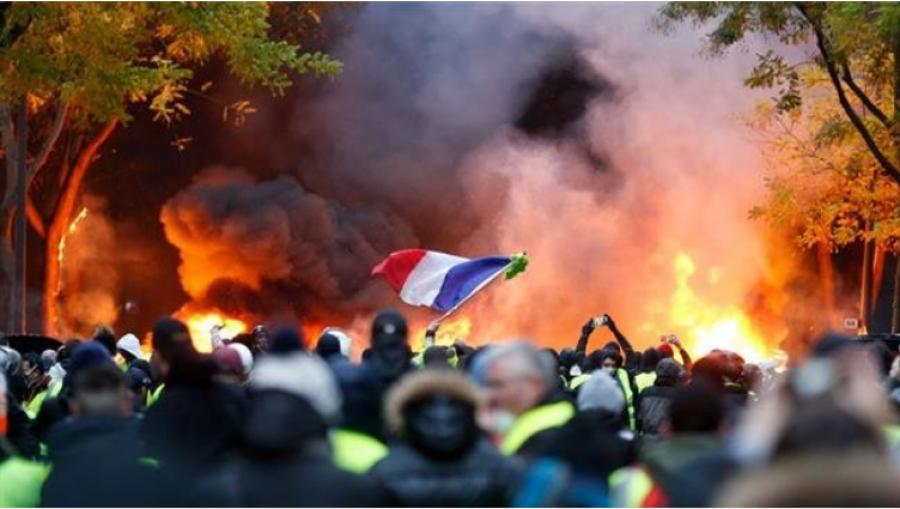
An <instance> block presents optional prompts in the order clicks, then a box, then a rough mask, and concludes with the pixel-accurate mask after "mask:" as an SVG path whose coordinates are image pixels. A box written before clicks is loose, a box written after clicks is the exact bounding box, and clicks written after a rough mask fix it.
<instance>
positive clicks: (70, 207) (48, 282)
mask: <svg viewBox="0 0 900 509" xmlns="http://www.w3.org/2000/svg"><path fill="white" fill-rule="evenodd" d="M117 125H118V120H117V119H113V120H111V121H109V122H108V123H107V124H106V125H105V126H104V127H103V129H102V130H101V131H100V132H99V133H98V134H97V135H96V136H95V137H94V139H93V140H91V142H90V143H89V144H88V145H87V146H86V147H85V148H84V149H83V150H82V151H81V153H80V154H79V155H78V160H77V161H76V163H75V165H74V166H73V167H72V170H71V171H70V173H69V177H68V178H67V179H66V181H65V184H64V185H63V186H62V189H61V192H60V197H59V203H58V204H57V206H56V209H55V210H54V212H53V215H52V216H51V217H50V220H49V221H48V224H47V239H46V240H47V243H46V247H45V253H44V295H43V308H44V309H43V311H44V334H47V335H58V334H60V332H62V331H61V330H60V328H61V326H62V323H61V318H60V315H59V309H58V306H57V304H58V302H57V297H58V289H59V281H60V276H61V274H60V260H59V256H60V250H59V244H60V242H61V241H62V239H63V237H64V236H65V235H66V233H67V232H68V229H69V223H70V222H71V221H72V216H73V214H74V212H75V207H76V205H77V204H78V196H79V194H80V192H81V184H82V182H84V176H85V175H86V174H87V171H88V168H90V166H91V163H92V162H93V160H94V156H96V154H97V151H98V150H99V149H100V147H101V146H102V145H103V143H104V142H105V141H106V140H107V139H108V138H109V136H110V135H111V134H112V132H113V131H114V130H115V128H116V126H117Z"/></svg>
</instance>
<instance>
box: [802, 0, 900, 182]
mask: <svg viewBox="0 0 900 509" xmlns="http://www.w3.org/2000/svg"><path fill="white" fill-rule="evenodd" d="M794 6H795V7H796V8H797V10H798V11H800V14H802V15H803V17H804V18H806V20H807V21H809V24H810V25H811V26H812V29H813V33H814V34H815V36H816V46H817V47H818V48H819V53H820V54H821V55H822V60H823V61H824V62H825V69H826V70H827V71H828V76H829V77H830V78H831V84H832V85H833V86H834V89H835V91H836V92H837V95H838V101H839V102H840V103H841V108H843V109H844V113H846V114H847V117H848V118H849V119H850V122H851V123H852V124H853V126H854V127H855V128H856V130H857V132H859V134H860V136H862V138H863V141H864V142H865V143H866V146H867V147H868V148H869V152H871V153H872V155H873V156H874V157H875V159H876V160H877V161H878V164H880V165H881V168H882V169H883V170H884V171H885V173H887V175H888V176H889V177H890V178H891V179H893V180H894V181H895V182H897V183H898V184H900V170H898V169H897V167H896V166H894V165H893V164H891V162H890V160H888V158H887V156H885V155H884V152H882V150H881V148H880V147H879V146H878V143H876V142H875V139H874V138H873V137H872V133H870V132H869V129H868V128H867V127H866V124H865V123H864V122H863V121H862V119H861V118H859V115H858V114H857V113H856V110H854V109H853V105H852V104H850V101H849V100H848V99H847V94H846V93H845V92H844V87H843V85H841V78H840V76H839V75H838V71H837V66H836V65H835V63H834V59H833V58H832V56H831V53H830V52H829V51H828V45H827V44H826V39H825V34H824V33H823V31H822V25H821V23H820V22H819V20H817V19H814V18H813V17H812V16H810V14H809V12H808V11H807V9H806V6H805V5H804V4H803V2H797V3H795V4H794Z"/></svg>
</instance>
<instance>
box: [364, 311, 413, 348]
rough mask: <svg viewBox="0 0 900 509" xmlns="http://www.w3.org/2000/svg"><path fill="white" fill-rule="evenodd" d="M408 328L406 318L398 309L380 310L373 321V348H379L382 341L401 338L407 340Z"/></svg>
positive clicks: (402, 340)
mask: <svg viewBox="0 0 900 509" xmlns="http://www.w3.org/2000/svg"><path fill="white" fill-rule="evenodd" d="M408 331H409V330H408V328H407V325H406V318H404V317H403V315H401V314H400V313H399V312H398V311H395V310H393V309H386V310H384V311H380V312H379V313H378V315H377V316H376V317H375V321H373V322H372V348H375V349H377V348H378V345H379V344H380V343H384V342H391V340H397V339H399V340H400V341H401V342H406V340H407V333H408Z"/></svg>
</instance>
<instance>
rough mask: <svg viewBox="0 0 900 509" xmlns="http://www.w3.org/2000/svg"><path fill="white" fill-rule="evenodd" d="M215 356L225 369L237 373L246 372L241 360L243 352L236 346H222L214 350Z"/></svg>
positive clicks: (220, 365)
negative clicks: (235, 347)
mask: <svg viewBox="0 0 900 509" xmlns="http://www.w3.org/2000/svg"><path fill="white" fill-rule="evenodd" d="M213 358H215V359H216V362H218V363H219V367H220V368H221V369H222V370H223V371H225V372H227V373H234V374H236V375H243V374H244V363H243V362H242V361H241V354H239V353H238V351H237V350H235V349H234V348H228V347H227V346H220V347H219V348H216V349H215V350H213Z"/></svg>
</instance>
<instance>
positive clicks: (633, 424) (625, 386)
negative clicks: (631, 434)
mask: <svg viewBox="0 0 900 509" xmlns="http://www.w3.org/2000/svg"><path fill="white" fill-rule="evenodd" d="M616 378H618V379H619V383H621V384H622V390H623V391H624V392H625V408H627V409H628V427H630V428H631V429H637V421H636V420H635V418H634V393H633V392H631V380H629V379H628V372H627V371H625V370H624V369H622V368H619V369H617V370H616Z"/></svg>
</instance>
